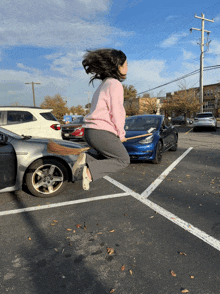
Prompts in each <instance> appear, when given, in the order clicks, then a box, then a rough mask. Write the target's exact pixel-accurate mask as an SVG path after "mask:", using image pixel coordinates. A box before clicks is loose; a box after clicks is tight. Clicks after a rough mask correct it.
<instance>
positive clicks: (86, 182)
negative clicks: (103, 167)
mask: <svg viewBox="0 0 220 294" xmlns="http://www.w3.org/2000/svg"><path fill="white" fill-rule="evenodd" d="M87 170H88V167H87V166H86V165H85V166H84V167H83V173H82V177H83V180H82V187H83V190H89V183H90V182H92V180H90V179H89V177H88V175H87Z"/></svg>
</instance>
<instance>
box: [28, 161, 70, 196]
mask: <svg viewBox="0 0 220 294" xmlns="http://www.w3.org/2000/svg"><path fill="white" fill-rule="evenodd" d="M25 180H26V185H27V188H28V190H29V191H30V192H31V194H33V195H34V196H37V197H42V198H48V197H53V196H55V195H57V194H59V193H61V192H62V191H63V190H64V189H65V187H66V185H67V183H68V170H67V168H66V167H65V165H64V164H62V163H61V162H59V161H58V160H56V159H39V160H37V161H36V162H34V163H32V164H31V166H30V167H29V169H28V171H27V174H26V178H25Z"/></svg>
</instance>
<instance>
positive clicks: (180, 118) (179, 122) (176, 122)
mask: <svg viewBox="0 0 220 294" xmlns="http://www.w3.org/2000/svg"><path fill="white" fill-rule="evenodd" d="M171 123H172V124H173V125H185V124H192V123H193V120H192V119H190V118H188V117H187V118H186V120H185V117H184V116H177V117H173V118H172V119H171Z"/></svg>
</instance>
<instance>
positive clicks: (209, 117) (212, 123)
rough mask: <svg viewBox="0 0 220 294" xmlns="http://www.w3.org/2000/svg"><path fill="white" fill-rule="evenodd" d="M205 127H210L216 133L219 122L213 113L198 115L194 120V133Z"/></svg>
mask: <svg viewBox="0 0 220 294" xmlns="http://www.w3.org/2000/svg"><path fill="white" fill-rule="evenodd" d="M203 127H210V128H212V129H213V130H214V131H216V130H217V120H216V118H215V117H214V115H213V114H212V112H203V113H198V114H197V115H196V117H195V118H194V122H193V131H196V130H197V129H198V128H203Z"/></svg>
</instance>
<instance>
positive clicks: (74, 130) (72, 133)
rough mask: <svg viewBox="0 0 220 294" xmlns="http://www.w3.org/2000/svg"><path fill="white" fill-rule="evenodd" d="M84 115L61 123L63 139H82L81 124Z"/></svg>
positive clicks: (82, 130)
mask: <svg viewBox="0 0 220 294" xmlns="http://www.w3.org/2000/svg"><path fill="white" fill-rule="evenodd" d="M83 120H84V117H83V116H82V117H78V118H76V119H75V120H74V121H72V122H71V123H69V124H66V125H62V127H61V128H62V138H63V139H65V140H70V139H83V137H84V128H83V127H82V125H83V123H84V122H83Z"/></svg>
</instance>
